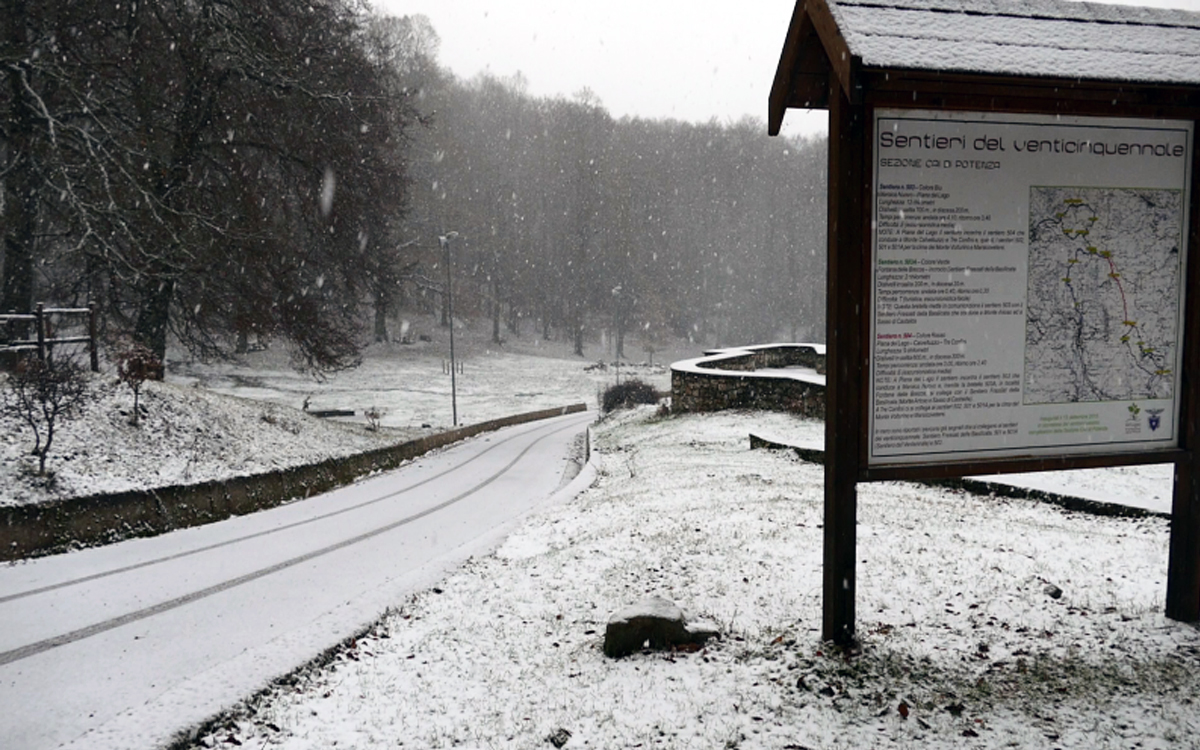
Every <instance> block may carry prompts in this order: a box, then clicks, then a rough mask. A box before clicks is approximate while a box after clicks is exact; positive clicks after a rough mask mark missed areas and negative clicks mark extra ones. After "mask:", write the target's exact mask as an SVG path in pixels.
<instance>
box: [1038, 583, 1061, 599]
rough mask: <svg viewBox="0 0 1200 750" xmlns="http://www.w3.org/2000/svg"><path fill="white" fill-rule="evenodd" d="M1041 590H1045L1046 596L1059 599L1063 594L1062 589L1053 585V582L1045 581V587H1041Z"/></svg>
mask: <svg viewBox="0 0 1200 750" xmlns="http://www.w3.org/2000/svg"><path fill="white" fill-rule="evenodd" d="M1042 591H1045V592H1046V596H1048V597H1050V598H1051V599H1061V598H1062V595H1063V592H1062V589H1060V588H1059V587H1058V586H1055V585H1054V584H1053V583H1047V584H1046V587H1045V588H1043V589H1042Z"/></svg>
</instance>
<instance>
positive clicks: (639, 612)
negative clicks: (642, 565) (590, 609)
mask: <svg viewBox="0 0 1200 750" xmlns="http://www.w3.org/2000/svg"><path fill="white" fill-rule="evenodd" d="M718 635H719V632H718V631H717V629H716V627H715V626H713V625H710V624H708V623H703V622H696V623H690V624H689V623H688V622H687V618H686V617H685V616H684V614H683V610H681V609H679V607H677V606H675V603H674V602H672V601H670V600H668V599H664V598H662V597H661V596H651V597H648V598H646V599H643V600H641V601H640V602H638V603H636V604H631V605H629V606H628V607H624V608H623V609H620V610H618V611H616V612H614V613H613V615H612V617H610V618H609V619H608V627H607V628H606V629H605V631H604V655H605V656H609V657H612V658H614V659H617V658H620V657H622V656H628V655H629V654H632V653H636V652H638V651H640V650H641V649H642V647H643V645H645V644H647V643H648V644H649V645H650V648H654V649H669V648H674V647H678V646H697V647H698V646H702V645H704V643H705V642H707V641H708V639H709V638H713V637H714V636H718Z"/></svg>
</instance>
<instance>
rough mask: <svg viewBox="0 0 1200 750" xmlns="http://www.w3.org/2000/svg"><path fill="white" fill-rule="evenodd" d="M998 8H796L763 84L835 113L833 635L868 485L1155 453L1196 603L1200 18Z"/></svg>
mask: <svg viewBox="0 0 1200 750" xmlns="http://www.w3.org/2000/svg"><path fill="white" fill-rule="evenodd" d="M1031 7H1032V6H1031ZM998 8H999V6H996V5H995V4H994V3H985V2H979V3H978V4H974V0H960V1H959V2H957V3H952V4H948V3H944V2H938V1H936V0H885V1H884V2H880V1H879V0H800V2H798V3H797V5H796V10H795V12H794V14H793V17H792V22H791V25H790V27H789V29H788V34H787V38H786V41H785V44H784V48H783V53H782V56H781V59H780V64H779V68H778V70H777V72H776V77H775V82H774V86H773V87H772V90H771V100H770V121H769V127H770V131H771V133H772V134H777V133H778V132H779V129H780V125H781V123H782V119H783V115H784V112H785V111H786V110H787V109H788V108H790V107H804V108H827V109H828V110H829V123H830V126H829V197H828V201H829V228H828V237H829V248H828V249H829V255H828V295H827V299H828V308H827V312H826V325H827V337H826V343H827V346H828V349H827V372H828V380H827V391H826V398H827V404H826V413H827V419H826V437H825V441H826V468H825V472H826V478H825V557H824V560H825V569H824V597H825V606H824V622H823V635H824V637H825V638H826V639H832V640H835V641H839V642H848V641H850V640H852V639H853V637H854V620H855V615H854V601H855V563H856V554H855V547H856V543H855V523H856V520H855V519H856V506H857V499H856V487H857V484H858V483H859V482H869V481H879V480H904V479H937V478H946V477H959V476H967V475H975V474H997V473H1005V472H1028V471H1041V470H1062V469H1076V468H1094V467H1104V466H1122V465H1132V464H1144V463H1172V464H1174V465H1175V487H1174V499H1173V505H1172V523H1171V545H1170V560H1169V573H1168V581H1167V596H1166V613H1167V615H1168V616H1169V617H1172V618H1174V619H1178V620H1185V621H1196V620H1200V463H1198V462H1200V435H1198V434H1197V420H1198V419H1200V299H1197V298H1196V295H1197V292H1196V290H1197V289H1200V255H1198V254H1200V249H1198V248H1200V240H1198V235H1197V231H1198V228H1200V216H1198V213H1197V208H1196V204H1197V201H1196V200H1195V199H1194V196H1195V195H1196V194H1197V183H1196V180H1197V176H1196V175H1197V173H1198V171H1200V170H1198V169H1197V167H1198V166H1200V164H1197V150H1196V149H1195V147H1194V141H1195V136H1196V132H1197V128H1196V121H1197V119H1200V57H1198V56H1197V55H1196V54H1195V51H1196V50H1197V49H1200V14H1192V13H1187V12H1183V11H1168V10H1152V9H1144V8H1122V7H1119V6H1097V5H1084V4H1079V3H1071V2H1053V1H1052V0H1051V1H1050V2H1042V3H1038V4H1037V6H1036V14H1035V13H1034V12H1033V11H1032V10H1029V11H1025V10H1022V9H1021V8H1020V7H1018V6H1005V8H1004V9H998ZM1164 29H1169V30H1170V32H1171V33H1170V34H1164V33H1163V31H1164ZM1063 39H1070V40H1073V42H1072V44H1071V45H1067V47H1069V48H1064V45H1063V43H1062V40H1063ZM1138 44H1141V45H1143V49H1141V50H1133V51H1131V48H1132V47H1134V46H1136V45H1138Z"/></svg>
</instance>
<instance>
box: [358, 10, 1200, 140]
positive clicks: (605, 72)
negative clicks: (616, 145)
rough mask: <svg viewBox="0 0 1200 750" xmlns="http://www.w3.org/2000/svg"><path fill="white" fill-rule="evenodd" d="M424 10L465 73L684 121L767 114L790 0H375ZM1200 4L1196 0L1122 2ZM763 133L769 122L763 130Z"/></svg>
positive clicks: (814, 116)
mask: <svg viewBox="0 0 1200 750" xmlns="http://www.w3.org/2000/svg"><path fill="white" fill-rule="evenodd" d="M372 2H373V3H375V5H376V7H377V8H379V9H380V10H381V11H382V12H384V13H388V14H390V15H412V14H417V13H421V14H424V15H426V16H428V17H429V20H430V21H431V22H432V23H433V26H434V28H435V29H436V30H437V32H438V35H439V36H440V37H441V40H442V46H441V54H440V61H441V63H442V65H444V66H446V67H448V68H450V70H452V71H453V72H454V73H455V74H456V75H458V76H459V77H461V78H470V77H472V76H474V75H475V74H476V73H479V72H481V71H490V72H492V73H493V74H496V75H500V76H511V75H512V74H514V73H516V72H518V71H519V72H521V73H522V74H523V75H524V76H525V78H526V79H527V80H528V83H529V89H528V90H529V92H530V93H531V94H534V95H537V96H546V95H563V96H567V97H569V96H571V95H572V94H573V93H574V92H576V91H578V90H580V89H581V88H583V87H585V86H586V87H588V88H590V89H592V91H594V92H595V93H596V94H597V95H598V96H599V97H600V100H601V101H602V102H603V104H604V106H605V107H606V108H607V109H608V111H609V112H610V113H611V114H613V115H614V116H616V117H621V116H624V115H633V116H641V117H648V118H667V117H671V118H675V119H680V120H687V121H691V122H705V121H708V120H710V119H713V118H716V120H717V121H718V122H722V123H724V122H735V121H737V120H740V119H741V118H743V117H745V116H747V115H752V116H754V117H757V118H759V119H761V120H763V121H764V122H765V121H766V117H767V95H768V93H769V92H770V90H771V80H772V78H773V77H774V75H775V67H776V65H777V64H778V63H779V53H780V50H781V49H782V48H783V39H784V36H785V35H786V34H787V26H788V21H789V20H790V19H791V13H792V8H793V7H794V5H795V3H794V0H722V1H717V0H604V2H575V1H574V0H372ZM1125 4H1127V5H1128V4H1133V5H1150V6H1156V7H1176V8H1186V9H1188V10H1200V0H1147V1H1145V2H1136V3H1125ZM826 122H827V117H826V113H825V112H804V111H799V110H790V111H789V112H788V113H787V116H786V117H785V118H784V133H785V134H789V133H792V134H797V133H799V134H813V133H823V132H825V126H826ZM764 132H765V126H764Z"/></svg>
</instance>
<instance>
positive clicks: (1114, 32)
mask: <svg viewBox="0 0 1200 750" xmlns="http://www.w3.org/2000/svg"><path fill="white" fill-rule="evenodd" d="M827 4H828V7H829V10H830V12H831V13H832V15H833V18H834V20H835V21H836V23H837V26H838V28H839V29H840V30H841V33H842V36H843V38H844V39H845V41H846V45H847V46H848V47H849V50H850V53H851V54H852V55H854V56H855V57H857V58H859V59H860V60H861V61H862V65H863V66H865V67H872V68H909V69H912V68H918V69H924V70H935V71H946V72H963V73H986V74H1002V75H1017V76H1029V77H1053V78H1077V79H1093V80H1108V81H1137V82H1146V83H1168V84H1170V83H1200V14H1198V13H1191V12H1188V11H1182V10H1162V9H1154V8H1135V7H1129V6H1120V5H1103V4H1099V3H1078V2H1066V1H1065V0H1031V1H1026V0H890V1H883V0H827Z"/></svg>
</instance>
